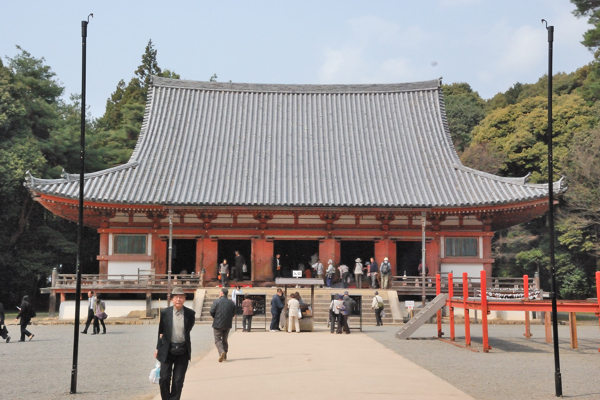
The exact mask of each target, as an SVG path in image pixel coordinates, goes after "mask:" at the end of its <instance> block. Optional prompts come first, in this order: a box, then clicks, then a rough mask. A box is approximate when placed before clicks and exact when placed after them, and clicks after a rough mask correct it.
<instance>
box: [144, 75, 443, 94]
mask: <svg viewBox="0 0 600 400" xmlns="http://www.w3.org/2000/svg"><path fill="white" fill-rule="evenodd" d="M152 86H155V87H169V88H179V89H196V90H214V91H231V92H263V93H266V92H271V93H329V94H336V93H364V94H368V93H390V92H417V91H424V90H439V89H440V88H441V80H440V79H433V80H429V81H420V82H408V83H378V84H368V83H367V84H353V85H343V84H276V83H234V82H208V81H192V80H184V79H171V78H163V77H160V76H156V75H153V76H152Z"/></svg>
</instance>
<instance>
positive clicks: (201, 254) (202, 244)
mask: <svg viewBox="0 0 600 400" xmlns="http://www.w3.org/2000/svg"><path fill="white" fill-rule="evenodd" d="M218 246H219V242H218V241H217V240H216V239H211V238H198V239H197V240H196V263H197V264H198V267H197V268H198V273H200V272H201V271H202V268H204V269H205V271H206V272H205V273H204V281H210V280H212V279H216V278H217V268H218V264H219V263H218V260H217V256H218V254H217V251H218Z"/></svg>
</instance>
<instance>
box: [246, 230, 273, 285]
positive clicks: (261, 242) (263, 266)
mask: <svg viewBox="0 0 600 400" xmlns="http://www.w3.org/2000/svg"><path fill="white" fill-rule="evenodd" d="M273 247H274V244H273V241H267V240H266V239H259V238H253V239H252V256H251V257H252V276H251V278H250V279H251V280H252V281H253V282H264V281H270V280H274V278H273V265H272V263H273V257H274V256H275V255H274V254H273V251H274V248H273Z"/></svg>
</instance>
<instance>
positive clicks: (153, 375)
mask: <svg viewBox="0 0 600 400" xmlns="http://www.w3.org/2000/svg"><path fill="white" fill-rule="evenodd" d="M148 380H149V381H150V383H158V381H159V380H160V361H158V360H156V363H155V364H154V368H152V370H150V375H149V376H148Z"/></svg>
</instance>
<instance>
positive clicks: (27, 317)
mask: <svg viewBox="0 0 600 400" xmlns="http://www.w3.org/2000/svg"><path fill="white" fill-rule="evenodd" d="M35 316H36V313H35V310H34V309H33V307H31V303H29V296H27V295H25V296H23V301H21V308H19V314H18V315H17V318H15V321H18V320H19V318H20V319H21V323H20V325H21V339H20V340H19V342H24V341H25V336H27V337H28V338H29V341H30V342H31V339H33V337H34V336H35V335H34V334H32V333H31V332H29V331H28V330H27V325H29V324H30V323H31V318H35Z"/></svg>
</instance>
